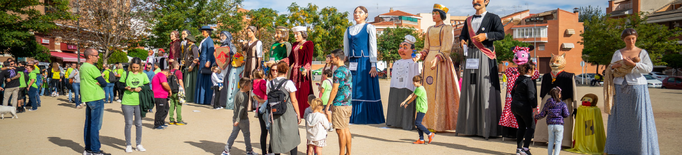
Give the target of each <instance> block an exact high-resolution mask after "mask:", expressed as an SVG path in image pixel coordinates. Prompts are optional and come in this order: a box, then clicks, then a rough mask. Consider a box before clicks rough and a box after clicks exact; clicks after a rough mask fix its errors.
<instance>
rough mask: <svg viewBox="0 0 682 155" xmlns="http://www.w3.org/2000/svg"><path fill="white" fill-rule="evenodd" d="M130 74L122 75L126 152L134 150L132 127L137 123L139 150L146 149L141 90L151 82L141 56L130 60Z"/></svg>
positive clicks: (136, 131) (136, 139)
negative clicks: (143, 134)
mask: <svg viewBox="0 0 682 155" xmlns="http://www.w3.org/2000/svg"><path fill="white" fill-rule="evenodd" d="M128 71H129V72H128V74H125V73H124V74H123V75H122V76H121V82H123V83H125V92H124V95H123V100H122V101H121V111H123V119H124V120H125V123H126V125H125V129H124V132H125V138H126V150H125V151H126V152H127V153H130V152H133V148H132V146H131V143H130V128H131V127H132V125H133V119H134V123H135V142H136V144H137V147H135V149H136V150H137V151H142V152H144V151H146V150H145V149H144V147H142V116H141V113H140V94H139V93H140V91H142V86H144V85H145V84H148V83H149V79H148V78H147V74H144V73H142V60H140V58H133V59H132V60H131V61H130V66H129V68H128Z"/></svg>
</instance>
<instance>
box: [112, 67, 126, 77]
mask: <svg viewBox="0 0 682 155" xmlns="http://www.w3.org/2000/svg"><path fill="white" fill-rule="evenodd" d="M114 72H116V74H118V75H121V77H123V73H124V72H125V71H124V70H123V69H120V68H119V69H116V70H114Z"/></svg>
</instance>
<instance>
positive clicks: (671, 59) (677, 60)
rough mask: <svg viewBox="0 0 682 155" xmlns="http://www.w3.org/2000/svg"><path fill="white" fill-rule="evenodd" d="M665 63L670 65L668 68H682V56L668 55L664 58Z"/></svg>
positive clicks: (676, 54)
mask: <svg viewBox="0 0 682 155" xmlns="http://www.w3.org/2000/svg"><path fill="white" fill-rule="evenodd" d="M663 62H665V63H667V64H668V67H672V68H682V55H680V54H678V53H673V54H666V55H665V57H663Z"/></svg>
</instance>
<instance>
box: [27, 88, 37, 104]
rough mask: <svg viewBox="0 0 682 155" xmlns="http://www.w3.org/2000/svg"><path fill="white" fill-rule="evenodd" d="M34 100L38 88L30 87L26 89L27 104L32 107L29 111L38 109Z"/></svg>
mask: <svg viewBox="0 0 682 155" xmlns="http://www.w3.org/2000/svg"><path fill="white" fill-rule="evenodd" d="M36 98H38V88H33V87H30V88H29V89H28V104H30V105H31V106H32V108H31V109H33V110H36V109H38V106H39V104H38V101H37V99H36Z"/></svg>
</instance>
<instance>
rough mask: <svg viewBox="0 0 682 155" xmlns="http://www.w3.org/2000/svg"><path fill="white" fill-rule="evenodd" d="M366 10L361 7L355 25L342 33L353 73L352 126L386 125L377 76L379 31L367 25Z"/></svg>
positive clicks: (357, 9)
mask: <svg viewBox="0 0 682 155" xmlns="http://www.w3.org/2000/svg"><path fill="white" fill-rule="evenodd" d="M368 13H369V12H367V8H365V7H364V6H358V7H356V8H355V10H354V13H353V19H355V23H356V24H355V25H353V26H350V27H348V29H346V32H345V33H344V34H343V35H344V36H343V47H344V51H346V52H345V55H346V57H347V58H348V62H349V69H350V70H351V72H352V74H353V85H352V86H353V92H352V96H353V99H352V101H353V103H352V104H353V114H352V115H351V117H350V123H353V124H380V123H384V122H385V120H384V109H383V106H382V104H381V94H380V93H379V92H380V89H379V78H378V77H377V69H376V64H377V30H376V28H375V27H374V25H371V24H368V23H367V21H366V19H367V16H368Z"/></svg>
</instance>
